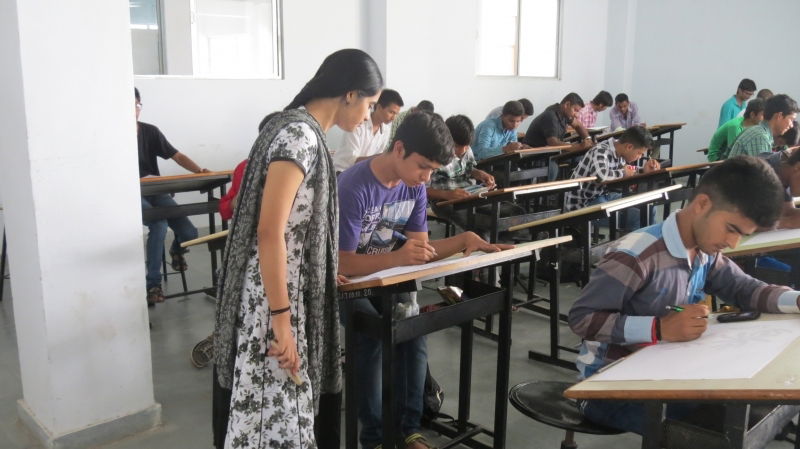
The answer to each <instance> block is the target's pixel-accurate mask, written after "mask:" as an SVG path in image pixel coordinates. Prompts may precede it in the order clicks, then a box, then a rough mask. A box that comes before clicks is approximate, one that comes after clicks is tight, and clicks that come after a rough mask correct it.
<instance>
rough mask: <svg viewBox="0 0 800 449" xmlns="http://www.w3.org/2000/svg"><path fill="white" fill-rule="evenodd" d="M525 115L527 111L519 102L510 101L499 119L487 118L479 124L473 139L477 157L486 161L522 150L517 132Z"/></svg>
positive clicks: (473, 147)
mask: <svg viewBox="0 0 800 449" xmlns="http://www.w3.org/2000/svg"><path fill="white" fill-rule="evenodd" d="M524 114H525V110H524V108H523V107H522V104H520V102H519V101H509V102H507V103H506V104H505V105H503V114H502V115H501V116H500V117H499V118H487V119H486V120H484V121H482V122H481V123H479V124H478V127H477V128H475V137H474V138H473V139H472V149H473V151H475V157H477V158H478V159H479V160H480V159H486V158H489V157H492V156H497V155H499V154H503V153H512V152H514V151H516V150H519V149H521V148H522V144H521V143H519V142H517V131H516V130H517V127H518V126H519V124H520V123H522V117H523V115H524Z"/></svg>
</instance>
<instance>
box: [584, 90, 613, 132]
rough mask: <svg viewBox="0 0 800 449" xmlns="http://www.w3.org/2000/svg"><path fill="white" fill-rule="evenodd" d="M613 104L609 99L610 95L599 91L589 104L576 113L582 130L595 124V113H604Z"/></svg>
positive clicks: (611, 99)
mask: <svg viewBox="0 0 800 449" xmlns="http://www.w3.org/2000/svg"><path fill="white" fill-rule="evenodd" d="M613 104H614V99H613V98H611V94H610V93H608V92H606V91H604V90H601V91H600V92H599V93H598V94H597V95H595V96H594V99H592V101H590V102H589V104H587V105H586V106H584V107H583V108H581V110H580V111H579V112H578V121H579V122H581V124H582V125H583V127H584V128H587V129H588V128H592V127H594V124H595V123H597V113H598V112H603V111H605V110H606V109H608V108H610V107H611V105H613Z"/></svg>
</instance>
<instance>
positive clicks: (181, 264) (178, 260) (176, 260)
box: [169, 250, 189, 271]
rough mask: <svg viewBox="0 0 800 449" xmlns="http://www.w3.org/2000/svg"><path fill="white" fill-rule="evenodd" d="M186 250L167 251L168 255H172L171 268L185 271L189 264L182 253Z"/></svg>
mask: <svg viewBox="0 0 800 449" xmlns="http://www.w3.org/2000/svg"><path fill="white" fill-rule="evenodd" d="M188 252H189V251H184V252H174V251H172V250H170V251H169V255H170V257H172V261H171V262H170V266H172V269H173V270H175V271H186V270H187V269H188V268H189V264H187V263H186V258H185V257H183V255H184V254H186V253H188Z"/></svg>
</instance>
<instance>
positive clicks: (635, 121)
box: [630, 103, 644, 126]
mask: <svg viewBox="0 0 800 449" xmlns="http://www.w3.org/2000/svg"><path fill="white" fill-rule="evenodd" d="M630 114H631V125H633V126H636V125H643V124H644V123H643V122H642V118H641V117H640V116H639V105H637V104H634V103H631V110H630Z"/></svg>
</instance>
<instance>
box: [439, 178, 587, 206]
mask: <svg viewBox="0 0 800 449" xmlns="http://www.w3.org/2000/svg"><path fill="white" fill-rule="evenodd" d="M595 180H597V178H595V177H587V178H576V179H564V180H561V181H551V182H540V183H538V184H527V185H524V186H514V187H506V188H504V189H496V190H492V191H490V192H484V193H479V194H475V195H470V196H468V197H465V198H459V199H457V200H447V201H441V202H438V203H436V205H437V206H449V205H451V204H462V203H467V202H471V201H478V200H482V199H486V198H491V197H494V196H500V195H505V194H508V193H516V194H517V195H527V194H531V193H537V192H547V191H550V190H558V189H559V188H569V187H572V186H574V185H576V184H578V185H579V184H580V183H583V182H590V181H595Z"/></svg>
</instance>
